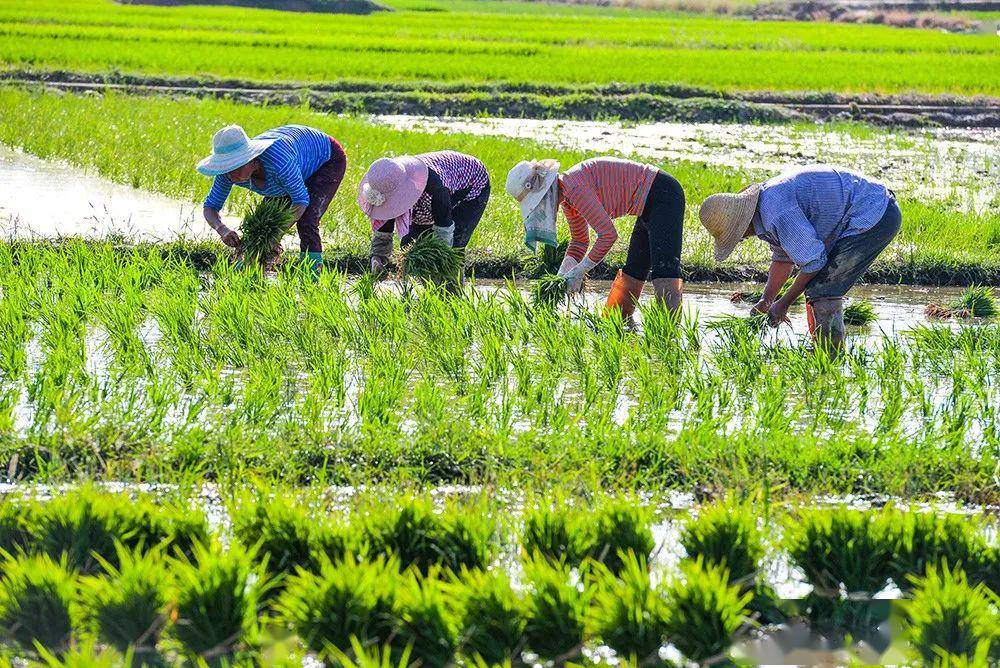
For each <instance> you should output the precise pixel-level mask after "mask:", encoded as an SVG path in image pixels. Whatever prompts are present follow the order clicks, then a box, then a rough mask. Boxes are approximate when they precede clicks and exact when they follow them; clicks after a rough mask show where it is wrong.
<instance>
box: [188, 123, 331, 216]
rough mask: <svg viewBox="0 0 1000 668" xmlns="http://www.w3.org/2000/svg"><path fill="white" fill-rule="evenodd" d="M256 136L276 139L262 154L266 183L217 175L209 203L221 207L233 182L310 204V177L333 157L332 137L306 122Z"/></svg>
mask: <svg viewBox="0 0 1000 668" xmlns="http://www.w3.org/2000/svg"><path fill="white" fill-rule="evenodd" d="M255 139H273V140H274V143H273V144H271V145H270V146H268V147H267V149H266V150H265V151H264V152H263V153H261V154H260V156H258V157H259V158H260V162H261V164H262V165H263V166H264V187H263V188H258V187H257V186H256V185H254V183H253V182H252V181H243V182H241V183H233V181H231V180H230V179H229V177H228V176H226V175H225V174H220V175H219V176H216V177H215V181H214V182H213V183H212V190H211V191H209V193H208V197H206V198H205V206H206V207H208V208H209V209H215V210H216V211H221V210H222V207H223V206H224V205H225V203H226V199H227V198H228V197H229V191H230V190H232V189H233V186H234V185H236V186H240V187H241V188H247V189H248V190H252V191H254V192H255V193H257V194H259V195H264V196H265V197H282V196H285V195H287V196H288V197H290V198H291V199H292V204H293V205H298V204H301V205H302V206H309V191H308V190H307V189H306V179H308V178H309V177H310V176H312V175H313V174H314V173H315V172H316V170H317V169H319V168H320V167H321V166H322V165H323V163H324V162H326V161H327V160H329V159H330V149H331V142H330V137H329V135H327V134H326V133H324V132H320V131H319V130H314V129H313V128H310V127H306V126H305V125H283V126H281V127H280V128H274V129H273V130H268V131H267V132H264V133H263V134H260V135H257V137H255Z"/></svg>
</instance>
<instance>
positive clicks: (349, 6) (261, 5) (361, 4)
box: [116, 0, 388, 14]
mask: <svg viewBox="0 0 1000 668" xmlns="http://www.w3.org/2000/svg"><path fill="white" fill-rule="evenodd" d="M116 2H118V3H120V4H123V5H155V6H157V7H177V6H181V5H210V6H223V5H230V6H233V7H253V8H257V9H279V10H282V11H286V12H320V13H328V14H371V13H372V12H382V11H388V7H383V6H382V5H379V4H377V3H375V2H372V1H371V0H116Z"/></svg>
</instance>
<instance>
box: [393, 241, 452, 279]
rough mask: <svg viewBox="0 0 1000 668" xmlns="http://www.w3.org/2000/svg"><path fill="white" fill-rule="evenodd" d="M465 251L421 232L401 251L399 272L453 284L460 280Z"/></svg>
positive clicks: (403, 274) (404, 274)
mask: <svg viewBox="0 0 1000 668" xmlns="http://www.w3.org/2000/svg"><path fill="white" fill-rule="evenodd" d="M464 265H465V253H463V252H462V250H460V249H458V248H452V247H451V246H449V245H448V244H446V243H445V242H443V241H441V239H439V238H438V237H437V236H435V235H433V234H422V235H420V236H419V237H417V238H416V239H415V240H414V241H413V243H411V244H410V245H409V247H408V248H406V249H405V250H404V251H403V257H402V262H401V263H400V273H401V275H402V276H413V277H414V278H420V279H423V280H426V281H428V282H430V283H438V284H443V285H450V286H454V285H457V284H459V283H460V282H461V278H462V269H463V267H464Z"/></svg>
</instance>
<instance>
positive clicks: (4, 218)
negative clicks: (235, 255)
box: [0, 146, 215, 241]
mask: <svg viewBox="0 0 1000 668" xmlns="http://www.w3.org/2000/svg"><path fill="white" fill-rule="evenodd" d="M113 235H122V236H127V237H128V238H129V239H141V240H144V241H162V240H169V239H178V238H202V237H213V236H214V235H215V233H214V232H213V231H212V229H211V228H210V227H208V225H206V224H205V223H204V221H203V220H202V219H201V207H200V205H197V204H194V203H192V202H184V201H181V200H176V199H172V198H169V197H166V196H164V195H158V194H155V193H151V192H147V191H144V190H138V189H136V188H131V187H129V186H125V185H121V184H117V183H112V182H111V181H108V180H107V179H103V178H100V177H98V176H95V175H93V174H90V173H87V172H85V171H82V170H80V169H79V168H77V167H73V166H72V165H69V164H66V163H62V162H53V161H48V160H42V159H41V158H37V157H35V156H32V155H29V154H26V153H23V152H20V151H16V150H12V149H10V148H7V147H4V146H0V238H3V239H9V238H14V237H17V238H30V237H44V238H54V237H63V236H82V237H94V238H97V237H101V238H103V237H108V236H113Z"/></svg>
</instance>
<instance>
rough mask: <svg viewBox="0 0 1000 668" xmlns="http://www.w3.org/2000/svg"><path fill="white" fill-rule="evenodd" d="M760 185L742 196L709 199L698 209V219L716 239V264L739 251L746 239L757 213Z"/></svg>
mask: <svg viewBox="0 0 1000 668" xmlns="http://www.w3.org/2000/svg"><path fill="white" fill-rule="evenodd" d="M760 189H761V184H759V183H755V184H754V185H752V186H749V187H748V188H745V189H744V190H743V191H742V192H738V193H718V194H715V195H709V196H708V197H706V198H705V201H704V202H702V204H701V207H700V208H699V209H698V218H700V219H701V224H702V225H703V226H704V228H705V229H706V230H708V233H709V234H711V235H712V237H713V238H714V239H715V260H716V261H717V262H722V261H723V260H725V259H726V258H728V257H729V256H730V255H732V254H733V251H734V250H736V245H737V244H739V243H740V241H742V240H743V238H744V237H745V236H746V233H747V229H749V228H750V223H751V222H753V215H754V213H755V212H756V211H757V200H758V199H760Z"/></svg>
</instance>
